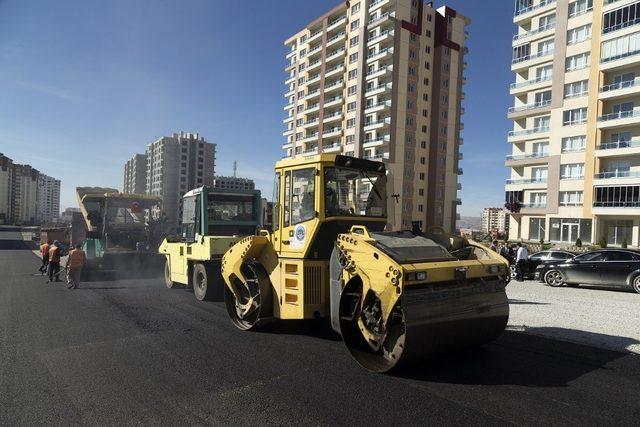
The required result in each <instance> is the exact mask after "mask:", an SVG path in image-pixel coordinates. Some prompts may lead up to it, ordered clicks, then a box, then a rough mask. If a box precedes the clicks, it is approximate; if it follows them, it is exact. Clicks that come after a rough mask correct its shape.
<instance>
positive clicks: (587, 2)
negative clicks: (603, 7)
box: [569, 0, 606, 18]
mask: <svg viewBox="0 0 640 427" xmlns="http://www.w3.org/2000/svg"><path fill="white" fill-rule="evenodd" d="M605 4H606V3H605ZM591 9H593V0H577V1H574V2H573V3H569V18H573V17H574V16H578V15H582V14H583V13H587V12H588V11H590V10H591Z"/></svg>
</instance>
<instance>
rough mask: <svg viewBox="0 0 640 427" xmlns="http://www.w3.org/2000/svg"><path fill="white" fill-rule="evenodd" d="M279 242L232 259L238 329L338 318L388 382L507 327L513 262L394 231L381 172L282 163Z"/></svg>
mask: <svg viewBox="0 0 640 427" xmlns="http://www.w3.org/2000/svg"><path fill="white" fill-rule="evenodd" d="M275 172H276V179H275V182H276V184H275V191H274V193H275V196H274V199H275V203H276V205H275V207H274V222H275V226H274V231H273V232H267V231H261V232H260V233H259V235H257V236H249V237H245V238H243V239H242V240H240V241H239V242H238V243H236V244H235V245H234V246H233V247H232V248H230V249H229V250H228V251H227V252H226V253H225V255H224V256H223V259H222V278H223V279H224V281H225V283H226V285H227V286H226V289H225V296H224V297H225V302H226V305H227V310H228V312H229V315H230V317H231V319H232V321H233V322H234V323H235V324H236V326H238V327H239V328H240V329H245V330H247V329H253V328H255V327H258V326H260V325H261V324H263V323H265V322H267V321H269V320H271V319H311V318H318V317H329V318H330V319H331V324H332V327H333V328H334V329H335V330H336V331H337V332H339V333H341V334H342V336H343V339H344V341H345V344H346V346H347V348H348V349H349V351H350V352H351V354H352V355H353V356H354V357H355V358H356V360H357V361H358V362H359V363H360V364H361V365H363V366H364V367H365V368H367V369H370V370H372V371H376V372H384V371H387V370H389V369H392V368H394V367H396V366H398V365H401V364H403V363H408V362H413V361H416V360H420V359H423V358H426V357H429V356H432V355H437V354H441V353H443V352H445V351H448V350H450V349H453V348H459V347H465V346H467V345H478V344H483V343H485V342H488V341H490V340H492V339H494V338H495V337H497V336H498V335H499V334H500V333H501V332H502V331H503V330H504V328H505V326H506V323H507V320H508V313H509V308H508V301H507V297H506V293H505V286H506V285H507V283H508V281H509V277H510V276H509V266H508V262H507V261H506V260H505V259H504V258H503V257H501V256H499V255H498V254H497V253H495V252H492V251H489V250H487V249H486V248H485V247H483V246H481V245H478V244H475V243H473V242H468V241H466V240H464V239H461V238H459V237H458V238H450V237H449V236H443V235H424V234H422V233H419V232H413V231H397V232H389V231H384V229H385V228H386V226H387V218H386V205H387V197H386V193H385V190H386V173H385V172H386V171H385V167H384V164H383V163H378V162H372V161H368V160H364V159H356V158H351V157H346V156H341V155H330V154H323V155H316V156H310V157H302V158H299V157H296V158H293V159H287V160H283V161H280V162H278V163H277V164H276V167H275Z"/></svg>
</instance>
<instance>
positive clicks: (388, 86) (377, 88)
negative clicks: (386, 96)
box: [365, 82, 392, 95]
mask: <svg viewBox="0 0 640 427" xmlns="http://www.w3.org/2000/svg"><path fill="white" fill-rule="evenodd" d="M391 87H392V83H391V82H388V83H383V84H380V85H378V86H373V87H370V88H367V89H366V91H365V95H366V94H369V93H371V92H375V91H376V90H380V89H391Z"/></svg>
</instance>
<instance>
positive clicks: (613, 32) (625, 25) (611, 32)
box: [602, 18, 640, 40]
mask: <svg viewBox="0 0 640 427" xmlns="http://www.w3.org/2000/svg"><path fill="white" fill-rule="evenodd" d="M638 24H640V19H639V18H636V19H634V20H633V21H627V22H622V23H620V24H618V25H614V26H613V27H609V28H607V29H606V31H605V29H603V30H602V39H603V40H605V39H606V40H610V39H612V38H615V37H618V36H620V35H625V34H626V33H628V32H633V31H634V30H636V29H635V28H633V29H632V27H635V26H636V25H638ZM624 29H629V31H625V32H623V34H618V32H619V31H621V30H624ZM607 36H610V37H607Z"/></svg>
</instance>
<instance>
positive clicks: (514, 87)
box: [510, 76, 553, 89]
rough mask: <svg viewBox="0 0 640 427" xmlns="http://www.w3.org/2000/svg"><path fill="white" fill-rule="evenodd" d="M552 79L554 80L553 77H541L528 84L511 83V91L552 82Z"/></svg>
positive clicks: (529, 81) (528, 81)
mask: <svg viewBox="0 0 640 427" xmlns="http://www.w3.org/2000/svg"><path fill="white" fill-rule="evenodd" d="M552 79H553V77H552V76H544V77H539V78H537V79H533V80H527V81H526V82H520V83H511V86H510V88H511V89H520V88H522V87H527V86H531V85H535V84H538V83H542V82H548V81H550V80H552Z"/></svg>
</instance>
